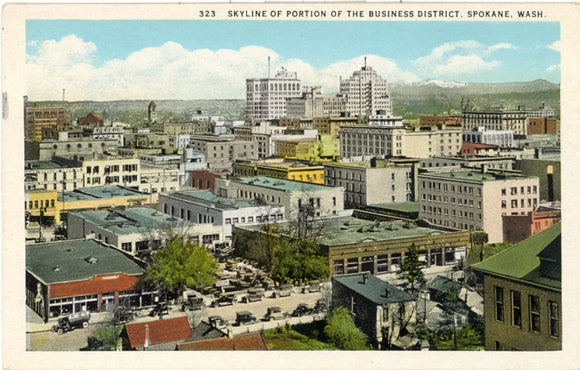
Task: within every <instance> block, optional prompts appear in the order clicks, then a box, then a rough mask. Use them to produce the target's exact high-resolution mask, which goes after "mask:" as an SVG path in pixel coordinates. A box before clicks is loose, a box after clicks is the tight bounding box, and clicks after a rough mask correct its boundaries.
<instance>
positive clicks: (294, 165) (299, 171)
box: [233, 158, 324, 185]
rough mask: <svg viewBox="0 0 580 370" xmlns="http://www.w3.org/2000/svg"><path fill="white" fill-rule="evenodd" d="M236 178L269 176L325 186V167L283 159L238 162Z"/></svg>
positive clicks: (235, 168) (235, 164)
mask: <svg viewBox="0 0 580 370" xmlns="http://www.w3.org/2000/svg"><path fill="white" fill-rule="evenodd" d="M233 173H234V176H237V177H256V176H267V177H273V178H277V179H285V180H295V181H304V182H310V183H313V184H322V185H324V166H319V165H311V164H308V163H304V162H300V161H289V160H284V159H283V158H274V159H267V160H264V161H260V162H236V163H234V165H233Z"/></svg>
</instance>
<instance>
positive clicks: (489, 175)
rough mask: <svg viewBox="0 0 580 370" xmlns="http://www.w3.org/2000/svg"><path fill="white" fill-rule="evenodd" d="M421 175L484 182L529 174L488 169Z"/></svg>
mask: <svg viewBox="0 0 580 370" xmlns="http://www.w3.org/2000/svg"><path fill="white" fill-rule="evenodd" d="M421 176H429V177H439V178H442V179H450V180H466V181H476V182H484V181H496V180H514V179H524V178H527V177H529V176H524V175H520V174H515V173H507V172H505V173H504V172H502V173H497V172H491V171H488V172H486V173H483V172H481V171H450V172H429V173H424V174H419V177H421Z"/></svg>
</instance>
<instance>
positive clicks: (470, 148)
mask: <svg viewBox="0 0 580 370" xmlns="http://www.w3.org/2000/svg"><path fill="white" fill-rule="evenodd" d="M497 147H498V146H497V145H491V144H477V143H469V142H463V144H461V154H477V149H492V148H497Z"/></svg>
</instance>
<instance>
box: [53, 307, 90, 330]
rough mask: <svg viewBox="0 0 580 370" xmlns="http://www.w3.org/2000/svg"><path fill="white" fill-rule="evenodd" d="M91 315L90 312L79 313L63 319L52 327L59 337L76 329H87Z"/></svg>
mask: <svg viewBox="0 0 580 370" xmlns="http://www.w3.org/2000/svg"><path fill="white" fill-rule="evenodd" d="M90 319H91V314H90V313H89V312H84V311H83V312H77V313H73V314H72V315H69V316H65V317H61V318H60V319H58V323H57V324H56V325H53V326H52V331H53V332H55V333H57V334H58V335H61V334H64V333H66V332H67V331H71V330H73V329H74V328H83V329H84V328H87V327H88V326H89V320H90Z"/></svg>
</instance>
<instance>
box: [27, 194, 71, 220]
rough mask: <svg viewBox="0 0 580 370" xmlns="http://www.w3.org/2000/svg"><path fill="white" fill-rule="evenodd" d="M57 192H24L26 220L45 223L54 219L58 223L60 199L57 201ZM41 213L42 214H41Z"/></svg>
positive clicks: (60, 206)
mask: <svg viewBox="0 0 580 370" xmlns="http://www.w3.org/2000/svg"><path fill="white" fill-rule="evenodd" d="M58 198H59V192H58V191H56V190H30V191H27V192H26V194H25V201H24V211H25V212H26V214H27V215H28V216H27V217H28V221H30V222H41V220H40V218H41V217H42V223H43V224H47V223H51V222H52V220H54V222H55V223H60V210H61V209H62V201H59V199H58ZM41 213H42V215H41Z"/></svg>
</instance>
